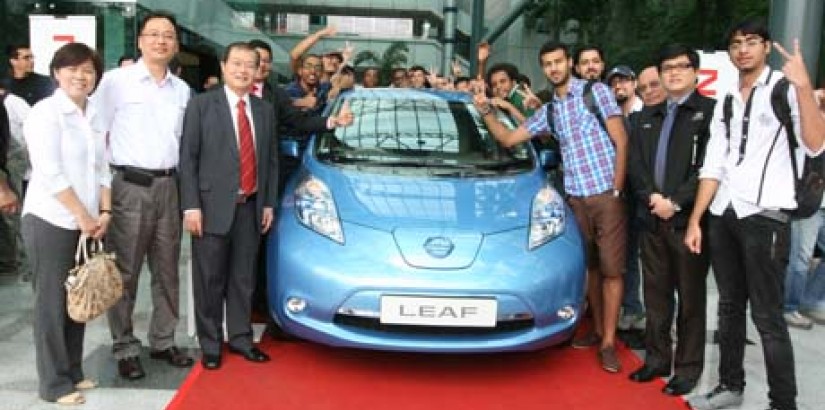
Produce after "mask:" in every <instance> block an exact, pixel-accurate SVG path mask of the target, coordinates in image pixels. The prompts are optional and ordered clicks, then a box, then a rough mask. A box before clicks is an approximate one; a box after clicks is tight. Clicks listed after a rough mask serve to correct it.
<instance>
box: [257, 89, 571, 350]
mask: <svg viewBox="0 0 825 410" xmlns="http://www.w3.org/2000/svg"><path fill="white" fill-rule="evenodd" d="M344 101H346V103H347V104H349V107H350V109H351V110H352V112H353V114H354V118H355V119H354V123H353V124H352V125H351V126H349V127H346V128H338V129H335V130H334V131H330V132H327V133H321V134H318V135H315V136H313V137H312V138H311V139H310V140H309V142H308V144H307V146H306V149H305V150H303V153H302V154H301V155H300V156H299V157H300V166H299V167H298V169H297V170H296V171H295V172H293V173H291V175H290V176H289V179H288V181H287V183H286V187H285V192H284V194H283V197H282V200H281V203H280V210H279V211H278V218H277V227H276V228H277V229H275V230H274V231H273V232H272V233H271V236H270V241H269V245H268V249H267V258H268V283H269V285H268V286H269V288H268V296H269V303H270V306H269V307H270V310H271V313H272V315H273V317H274V318H275V319H276V320H277V322H278V323H279V324H280V325H281V327H282V328H283V329H284V330H285V331H286V332H288V333H290V334H293V335H295V336H297V337H300V338H303V339H307V340H310V341H314V342H318V343H323V344H326V345H331V346H343V347H354V348H364V349H378V350H392V351H416V352H444V353H451V352H503V351H524V350H535V349H541V348H543V347H546V346H550V345H554V344H558V343H561V342H564V341H566V340H569V339H570V338H571V337H572V335H573V332H574V331H575V328H576V326H577V324H578V322H579V320H580V315H581V312H582V308H583V303H584V293H585V282H586V270H585V258H584V248H583V245H582V239H581V236H580V234H579V230H578V227H577V226H576V223H575V218H573V215H572V213H571V211H570V209H569V208H568V207H567V206H566V204H565V202H564V199H563V197H562V196H561V195H560V194H559V193H558V192H557V191H556V189H554V188H553V187H552V186H551V185H550V184H549V183H548V177H547V171H546V169H548V168H549V164H548V163H549V162H552V161H551V160H550V158H552V156H551V155H549V154H550V152H545V151H542V152H539V153H537V152H536V150H535V149H534V148H533V146H532V145H531V144H529V143H524V144H520V145H517V146H515V147H512V148H504V147H502V146H501V145H499V144H498V143H497V142H496V140H495V139H494V138H493V136H492V135H491V134H489V133H488V131H487V129H486V127H485V126H484V123H483V121H482V119H481V117H480V116H479V113H478V112H477V111H476V109H475V107H474V106H473V104H472V100H471V97H470V96H469V95H468V94H463V93H451V92H437V91H427V90H410V89H359V90H354V91H351V92H349V93H346V94H343V95H342V96H341V97H339V98H338V99H337V100H336V102H335V104H333V106H332V107H331V108H330V109H328V110H329V111H330V112H332V113H335V112H337V111H338V110H340V108H341V107H342V105H343V104H344ZM501 119H502V120H503V121H507V119H506V118H503V117H502V118H501ZM285 148H286V151H288V152H289V151H291V152H292V154H293V155H296V156H297V149H296V146H295V144H294V143H293V144H285ZM288 152H287V153H288Z"/></svg>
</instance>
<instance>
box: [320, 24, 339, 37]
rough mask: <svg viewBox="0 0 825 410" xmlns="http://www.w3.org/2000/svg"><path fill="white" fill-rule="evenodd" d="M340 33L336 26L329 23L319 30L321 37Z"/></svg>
mask: <svg viewBox="0 0 825 410" xmlns="http://www.w3.org/2000/svg"><path fill="white" fill-rule="evenodd" d="M337 33H338V29H337V28H336V27H335V26H332V25H329V26H326V27H324V28H322V29H321V30H320V31H318V35H320V36H321V37H331V36H334V35H335V34H337Z"/></svg>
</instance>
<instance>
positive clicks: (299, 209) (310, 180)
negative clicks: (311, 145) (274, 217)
mask: <svg viewBox="0 0 825 410" xmlns="http://www.w3.org/2000/svg"><path fill="white" fill-rule="evenodd" d="M295 213H296V216H297V217H298V220H299V221H301V223H302V224H304V226H306V227H307V228H309V229H312V230H313V231H315V232H318V233H319V234H321V235H323V236H326V237H327V238H329V239H332V240H333V241H335V242H338V243H340V244H343V243H344V231H343V230H342V229H341V219H340V218H338V211H337V209H336V206H335V200H334V199H332V194H331V193H330V191H329V188H327V185H326V184H324V183H323V182H321V180H319V179H317V178H315V177H313V176H308V177H307V178H305V179H304V180H303V181H301V183H300V184H298V187H297V188H295Z"/></svg>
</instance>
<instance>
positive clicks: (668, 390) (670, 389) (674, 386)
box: [662, 376, 696, 396]
mask: <svg viewBox="0 0 825 410" xmlns="http://www.w3.org/2000/svg"><path fill="white" fill-rule="evenodd" d="M694 387H696V380H695V379H688V378H685V377H681V376H673V377H672V378H671V379H670V381H669V382H667V385H665V387H664V388H663V389H662V393H664V394H669V395H671V396H682V395H685V394H688V393H690V392H691V391H692V390H693V388H694Z"/></svg>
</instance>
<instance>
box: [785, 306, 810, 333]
mask: <svg viewBox="0 0 825 410" xmlns="http://www.w3.org/2000/svg"><path fill="white" fill-rule="evenodd" d="M782 317H784V318H785V323H787V324H788V326H790V327H795V328H797V329H804V330H810V329H811V328H812V327H814V322H813V321H812V320H811V319H810V318H808V317H806V316H802V314H801V313H799V311H796V310H794V311H793V312H786V313H784V314H783V315H782Z"/></svg>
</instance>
